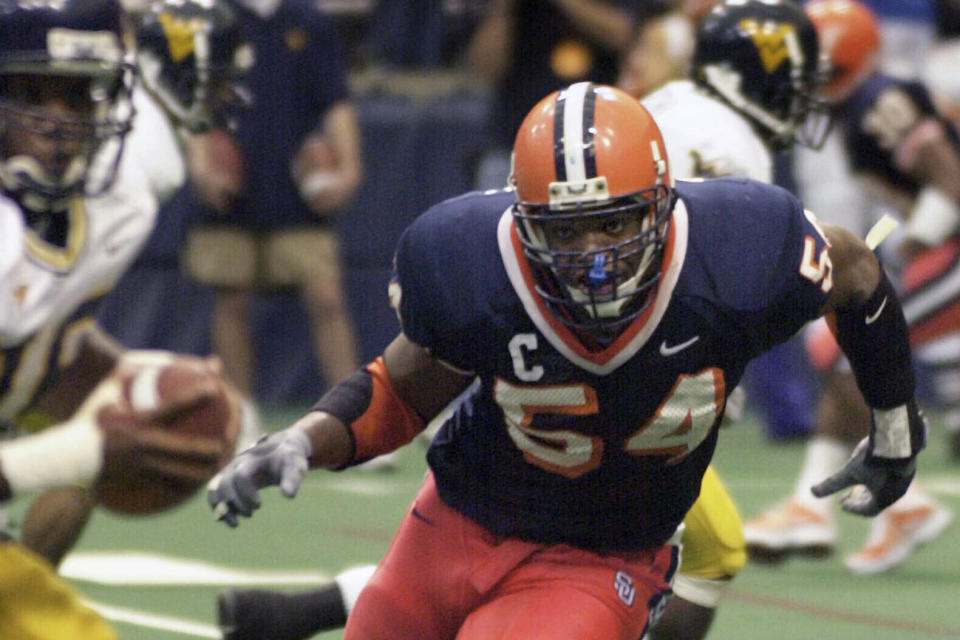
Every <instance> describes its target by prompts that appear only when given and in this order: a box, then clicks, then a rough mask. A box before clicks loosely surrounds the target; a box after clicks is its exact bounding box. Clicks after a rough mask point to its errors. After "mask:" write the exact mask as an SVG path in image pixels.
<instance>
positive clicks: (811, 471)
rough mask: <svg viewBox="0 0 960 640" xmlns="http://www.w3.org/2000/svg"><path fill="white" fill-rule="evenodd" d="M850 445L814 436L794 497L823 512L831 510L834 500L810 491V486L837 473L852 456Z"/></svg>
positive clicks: (825, 437) (829, 438) (805, 456)
mask: <svg viewBox="0 0 960 640" xmlns="http://www.w3.org/2000/svg"><path fill="white" fill-rule="evenodd" d="M850 451H851V449H850V447H848V446H847V445H846V444H844V443H842V442H840V441H839V440H836V439H834V438H831V437H828V436H814V437H813V438H811V439H810V442H809V443H807V450H806V453H805V454H804V458H803V466H801V467H800V476H799V477H798V478H797V484H796V486H795V487H794V490H793V498H794V499H795V500H796V501H798V502H800V503H801V504H803V505H804V506H806V507H810V508H812V509H815V510H817V511H819V512H822V513H827V512H829V511H830V508H831V504H832V502H831V501H830V500H829V499H820V498H817V497H816V496H814V495H813V494H812V493H810V487H812V486H813V485H815V484H817V483H819V482H821V481H823V480H824V479H825V478H827V477H828V476H830V475H832V474H834V473H836V472H837V471H838V470H839V469H840V467H842V466H843V465H844V463H845V462H846V461H847V459H848V458H849V457H850Z"/></svg>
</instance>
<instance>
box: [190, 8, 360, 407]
mask: <svg viewBox="0 0 960 640" xmlns="http://www.w3.org/2000/svg"><path fill="white" fill-rule="evenodd" d="M230 6H231V7H232V8H233V9H234V12H235V14H236V17H237V20H238V22H239V28H240V34H241V36H242V37H243V39H244V41H245V42H247V43H248V44H249V45H250V46H251V48H252V50H253V65H252V67H251V68H250V70H249V72H248V74H247V81H246V83H245V84H246V86H247V88H248V90H249V97H250V106H249V108H248V109H244V110H243V112H242V113H240V114H239V115H238V117H237V118H236V128H235V130H234V131H232V132H228V131H226V130H225V129H223V128H219V127H218V128H214V129H213V130H211V131H210V132H209V133H207V134H205V135H199V136H193V137H192V138H191V139H190V142H189V143H188V145H187V150H188V163H189V165H190V174H191V181H192V183H191V187H192V190H193V193H194V195H195V198H194V200H195V202H194V204H193V206H194V207H196V206H199V207H201V208H202V209H203V211H199V212H198V213H199V215H198V216H197V217H198V218H202V220H201V222H200V223H198V224H196V225H195V226H193V227H192V228H191V229H190V230H189V231H188V235H187V244H186V247H185V251H184V263H183V264H184V269H185V271H186V273H187V275H189V276H191V277H193V278H194V279H196V280H197V281H198V282H200V283H202V284H205V285H209V286H211V287H213V288H214V289H215V300H214V305H213V317H212V320H211V337H212V342H213V348H214V351H215V353H217V354H218V355H219V356H220V358H221V359H222V360H223V363H224V370H225V372H226V374H227V375H228V376H229V377H230V378H231V379H233V380H234V381H236V384H237V386H238V387H239V388H240V389H241V391H242V392H243V393H244V394H245V395H246V397H248V398H255V397H256V389H255V383H256V375H255V372H256V370H257V368H256V362H257V357H256V356H257V354H256V346H257V345H256V344H255V342H254V340H253V336H252V331H251V323H252V319H251V314H252V312H253V305H254V302H255V301H256V299H257V297H258V296H259V295H261V294H262V295H270V294H284V293H295V294H296V295H297V297H298V298H299V301H300V302H301V303H302V304H303V307H304V309H305V311H306V313H307V316H308V317H309V319H310V324H311V334H312V339H313V350H314V352H315V355H316V357H317V362H318V365H319V371H320V374H321V376H322V378H323V379H324V380H325V381H327V383H328V384H329V383H332V382H333V381H335V380H338V379H340V378H342V377H344V376H346V375H349V373H350V372H352V371H354V370H356V368H357V367H358V366H359V360H358V357H359V356H358V355H357V347H356V341H355V337H354V331H353V326H352V323H351V319H350V317H349V313H348V310H347V306H346V300H345V297H344V293H343V285H342V282H341V265H340V254H339V248H338V237H337V229H336V217H337V215H338V214H339V213H340V212H341V211H342V210H343V209H344V208H345V207H346V205H347V204H348V203H349V202H350V200H351V198H352V197H353V195H354V193H355V191H356V189H357V187H358V185H359V183H360V179H361V173H362V163H361V154H360V132H359V127H358V125H357V120H356V114H355V111H354V107H353V103H352V101H351V99H350V95H349V90H348V87H347V78H346V68H345V66H344V56H343V52H342V51H341V47H340V43H339V40H338V34H337V32H336V29H335V24H334V22H333V21H332V19H331V18H330V17H329V16H328V15H326V14H325V13H323V12H322V11H321V10H320V9H318V8H317V6H316V3H314V2H310V1H308V0H266V1H254V0H235V1H231V2H230Z"/></svg>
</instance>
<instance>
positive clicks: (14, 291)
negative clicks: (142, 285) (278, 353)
mask: <svg viewBox="0 0 960 640" xmlns="http://www.w3.org/2000/svg"><path fill="white" fill-rule="evenodd" d="M123 41H124V40H123V37H122V31H121V11H120V7H119V5H118V4H117V3H116V2H112V1H109V0H83V1H79V0H78V1H66V2H60V3H35V4H24V3H17V2H9V1H7V0H4V1H3V2H2V3H0V43H2V45H0V48H2V52H0V136H2V147H0V186H2V191H3V195H2V197H0V208H2V209H3V211H4V213H3V215H2V216H0V220H2V222H3V225H4V228H3V231H4V242H5V245H6V244H9V245H10V246H11V247H14V248H15V249H16V250H15V251H11V252H10V253H9V254H6V255H5V259H4V261H3V270H2V271H0V297H2V298H3V300H4V301H3V303H2V304H0V347H2V348H3V352H2V357H0V424H2V425H3V426H4V429H5V432H6V436H7V437H9V438H14V437H17V436H21V437H19V438H18V439H17V440H14V441H12V442H8V443H4V444H3V445H2V446H0V498H2V499H7V498H9V497H11V496H15V495H22V494H30V493H33V492H36V491H40V490H44V489H48V488H51V487H62V488H59V489H53V490H51V491H49V492H47V493H44V494H42V495H41V496H39V497H38V498H37V500H36V501H35V502H34V503H32V504H31V507H30V510H29V511H28V513H27V516H26V521H25V522H24V526H23V532H22V537H23V545H21V544H18V543H15V542H13V541H5V542H3V543H2V545H0V553H2V554H3V556H4V557H3V561H2V562H0V567H2V571H3V577H2V579H3V582H4V584H5V585H6V586H5V589H4V593H5V594H10V596H11V597H15V598H16V601H15V602H6V601H4V602H3V603H2V605H0V607H2V609H3V611H4V614H3V616H0V636H3V637H5V638H6V637H10V638H29V639H33V638H38V639H39V638H44V639H47V638H49V639H53V638H66V637H76V638H93V639H98V638H112V637H114V635H113V632H112V630H110V629H109V628H108V627H107V626H106V625H105V624H104V623H103V622H102V621H101V620H100V619H99V618H98V617H97V616H95V615H94V614H93V613H92V612H91V611H90V610H88V609H86V608H85V607H81V606H80V605H79V604H78V601H77V599H76V597H75V596H74V595H73V594H72V592H71V591H70V590H69V589H68V588H67V587H66V586H65V585H64V584H63V583H62V582H60V581H59V580H58V579H57V578H56V576H55V575H54V573H53V571H52V565H55V564H56V562H57V561H58V560H59V559H60V557H62V553H63V552H64V551H65V550H66V549H67V548H69V546H70V545H72V544H73V542H74V541H75V539H76V536H77V535H78V534H79V531H80V530H81V529H82V527H83V524H84V523H85V521H86V518H87V516H88V515H89V512H90V509H91V508H92V506H93V505H94V503H95V501H96V498H95V497H94V492H89V491H88V488H87V487H89V486H91V483H92V486H93V487H94V488H96V487H98V486H101V485H102V484H103V483H105V482H119V483H121V484H122V483H124V482H133V481H136V480H137V479H138V478H140V479H142V478H144V477H150V478H152V479H153V481H154V482H156V483H164V482H169V483H172V484H173V485H175V486H196V484H197V483H198V482H202V481H203V479H204V478H205V477H208V476H210V475H212V474H213V472H215V471H216V470H217V469H218V468H219V466H220V465H221V464H222V463H223V461H224V460H225V459H226V458H227V457H228V456H229V454H230V453H231V452H232V446H233V438H234V437H235V435H236V424H233V421H234V419H238V417H239V407H238V406H237V407H235V409H236V411H231V412H230V416H229V418H228V419H229V420H230V421H231V424H229V425H226V426H225V427H224V433H225V434H226V436H225V437H224V439H223V440H220V439H213V438H204V439H198V438H195V437H184V436H179V435H177V434H174V433H171V432H169V431H168V430H166V429H164V428H163V427H162V426H161V424H160V423H159V422H158V421H159V420H160V419H161V418H162V416H163V415H164V413H165V412H170V411H174V410H177V411H183V412H187V411H190V409H191V407H193V406H196V405H197V404H198V403H200V402H202V401H203V400H204V399H205V398H206V397H209V394H210V393H211V390H212V389H213V388H214V386H220V385H223V384H224V381H223V379H222V378H221V376H220V374H219V371H218V366H217V365H216V364H215V363H214V362H212V361H211V362H207V361H202V360H199V359H196V358H192V357H186V356H174V355H173V354H168V355H167V356H163V357H166V358H173V359H176V358H178V357H179V358H182V359H183V361H184V362H190V363H193V365H195V366H197V367H200V368H202V371H203V375H204V376H205V378H206V379H207V380H209V382H208V383H206V384H198V385H197V387H196V389H194V390H193V392H192V393H191V394H189V395H188V396H186V397H183V398H181V399H180V400H179V401H178V402H177V404H175V405H169V406H161V407H160V408H159V409H158V410H157V411H156V412H150V413H137V412H133V413H132V414H130V413H123V412H121V413H119V414H118V413H117V411H118V409H116V406H115V405H114V404H113V402H114V401H113V400H111V399H110V398H109V397H104V395H103V394H105V393H106V391H105V390H106V389H107V388H108V385H109V384H110V383H111V381H112V380H113V378H114V377H115V376H116V375H120V374H121V373H123V372H124V371H132V370H136V369H137V368H139V367H141V366H144V364H145V363H147V362H148V361H149V360H150V359H151V358H154V359H155V358H157V357H161V356H158V355H157V354H152V355H147V354H142V353H139V352H132V351H126V350H125V349H124V348H123V347H121V346H120V345H119V344H117V343H115V342H113V341H112V340H111V339H110V338H109V337H107V336H106V335H105V334H104V333H103V332H102V331H101V330H100V329H99V327H97V325H96V323H95V321H94V320H93V318H92V314H93V311H94V309H95V307H96V306H97V303H98V301H99V300H100V299H101V297H102V296H103V295H104V294H105V293H106V292H107V291H108V290H109V289H110V287H111V286H112V285H113V284H114V283H115V282H116V280H117V279H118V278H119V276H120V274H122V272H123V271H124V270H125V269H126V267H127V266H128V265H129V264H130V262H131V261H132V260H133V258H134V257H135V255H136V253H137V251H138V250H139V248H140V247H141V246H142V244H143V242H144V241H145V240H146V238H147V236H148V234H149V232H150V230H151V228H152V226H153V224H154V217H155V214H156V210H157V204H158V201H157V198H156V194H155V193H154V192H153V191H152V190H151V182H150V180H149V179H148V177H147V171H146V169H147V168H146V167H144V166H141V165H139V164H138V163H137V162H134V161H132V160H131V159H130V156H129V155H125V154H123V153H122V152H123V150H124V141H125V139H126V136H127V133H128V131H129V130H130V127H131V119H132V117H133V115H134V111H133V109H132V106H131V86H132V84H131V83H132V74H133V68H132V65H131V64H129V62H127V59H128V56H127V53H126V52H125V50H124V47H123ZM157 133H162V132H159V131H158V132H157ZM162 140H164V138H162V137H158V141H162ZM101 381H102V382H101ZM230 397H232V396H230ZM81 405H82V406H81ZM78 407H79V409H78ZM153 424H155V425H156V427H155V428H151V425H153ZM184 483H186V484H184ZM158 486H160V485H158ZM28 548H29V549H30V550H28ZM37 554H39V555H37ZM41 558H45V559H47V560H48V561H49V563H48V562H45V561H44V560H43V559H41ZM20 584H23V585H29V586H24V587H23V588H18V587H16V586H15V585H20Z"/></svg>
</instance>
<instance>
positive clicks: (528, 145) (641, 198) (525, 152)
mask: <svg viewBox="0 0 960 640" xmlns="http://www.w3.org/2000/svg"><path fill="white" fill-rule="evenodd" d="M510 180H511V184H513V185H514V186H515V187H516V190H517V203H516V205H515V206H514V208H513V215H514V219H515V220H516V226H517V231H518V235H519V238H520V242H521V244H522V245H523V249H524V255H525V257H526V259H527V261H528V262H529V263H530V265H531V267H532V270H533V273H534V278H535V280H536V293H537V294H538V295H539V296H540V298H541V299H543V301H544V302H545V303H546V304H547V306H548V307H549V308H550V310H551V311H552V312H553V314H554V315H555V316H557V317H558V318H559V319H560V321H561V322H563V323H564V324H566V325H567V326H568V327H570V328H571V329H574V330H577V331H579V332H581V333H588V334H589V335H590V336H592V338H593V339H594V340H595V341H596V342H598V343H600V344H605V343H608V342H610V341H612V340H613V339H615V338H616V337H617V336H618V335H619V334H620V332H621V331H622V330H623V329H624V328H625V327H626V326H627V325H628V324H629V323H630V322H631V321H632V320H633V319H635V318H636V317H638V316H639V315H640V314H642V313H643V311H644V310H645V309H646V308H647V307H648V306H649V305H650V303H651V302H652V300H653V299H654V292H655V291H656V285H657V283H658V282H659V279H660V267H661V256H662V251H663V247H664V244H665V243H666V238H667V232H668V230H669V221H670V214H671V212H672V206H673V190H672V188H671V186H670V184H671V183H670V174H669V170H668V166H667V159H666V156H665V147H664V144H663V138H662V137H661V135H660V130H659V129H658V128H657V126H656V123H655V122H654V121H653V119H652V118H651V116H650V114H649V113H648V112H647V111H646V109H644V108H643V106H642V105H640V103H639V102H638V101H637V100H636V99H635V98H633V97H631V96H630V95H629V94H627V93H625V92H623V91H621V90H619V89H615V88H613V87H605V86H601V85H593V84H591V83H577V84H575V85H571V86H570V87H567V88H566V89H564V90H563V91H560V92H557V93H554V94H552V95H550V96H548V97H547V98H544V99H543V100H542V101H541V102H540V103H539V104H538V105H537V106H536V107H534V109H533V110H532V111H531V112H530V113H529V114H528V115H527V117H526V119H525V120H524V122H523V124H522V125H521V127H520V130H519V132H518V133H517V139H516V143H515V145H514V157H513V171H512V174H511V179H510Z"/></svg>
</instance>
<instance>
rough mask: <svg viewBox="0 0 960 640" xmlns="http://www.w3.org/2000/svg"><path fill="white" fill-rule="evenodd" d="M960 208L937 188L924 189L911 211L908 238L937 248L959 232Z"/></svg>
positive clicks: (928, 187) (908, 222)
mask: <svg viewBox="0 0 960 640" xmlns="http://www.w3.org/2000/svg"><path fill="white" fill-rule="evenodd" d="M958 223H960V208H958V206H957V203H956V202H954V201H953V199H952V198H951V197H950V196H948V195H947V194H945V193H944V192H943V191H941V190H940V189H937V188H936V187H930V186H927V187H924V188H923V189H921V190H920V193H919V194H918V195H917V200H916V202H915V203H914V204H913V208H912V209H911V210H910V219H909V220H908V221H907V236H908V237H910V238H913V239H915V240H919V241H920V242H922V243H924V244H926V245H929V246H935V245H938V244H940V243H941V242H943V241H944V240H946V239H947V238H949V237H950V236H951V235H952V234H954V233H956V231H957V224H958Z"/></svg>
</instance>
